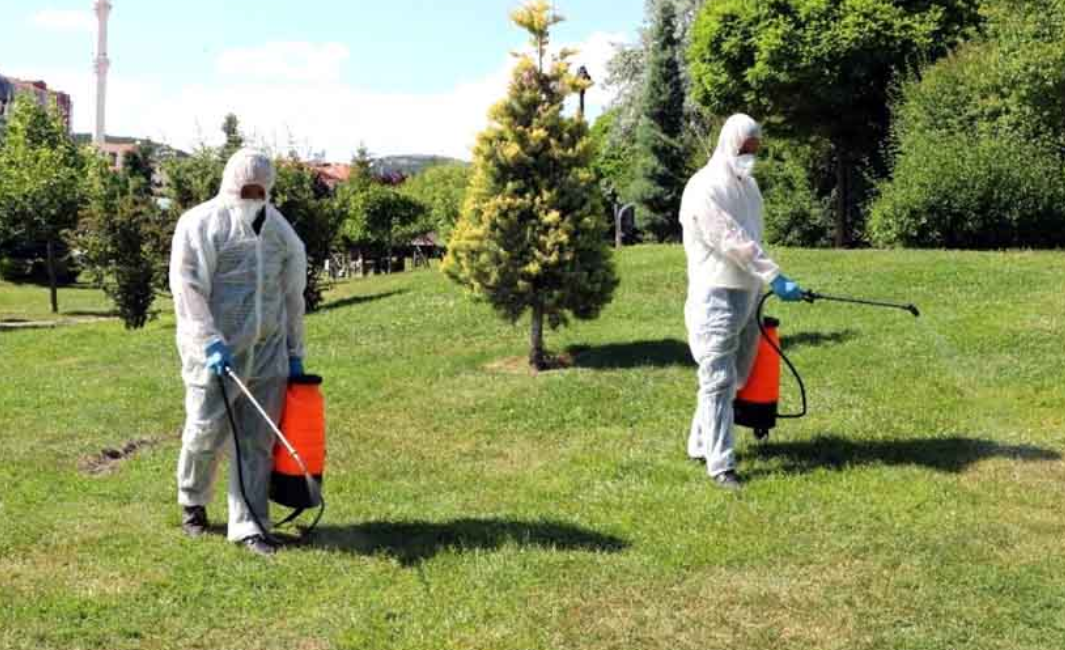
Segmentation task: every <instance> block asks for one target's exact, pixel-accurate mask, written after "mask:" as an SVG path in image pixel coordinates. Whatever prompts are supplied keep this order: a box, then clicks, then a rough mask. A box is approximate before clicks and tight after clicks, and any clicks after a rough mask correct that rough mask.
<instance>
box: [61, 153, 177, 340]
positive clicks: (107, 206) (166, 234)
mask: <svg viewBox="0 0 1065 650" xmlns="http://www.w3.org/2000/svg"><path fill="white" fill-rule="evenodd" d="M84 183H85V187H84V196H85V204H84V206H83V208H82V211H81V219H80V221H79V223H78V227H77V229H76V230H75V231H73V232H72V233H71V234H70V235H69V238H70V240H71V244H72V245H73V246H76V247H77V249H78V250H79V251H81V253H82V255H83V262H84V264H85V266H86V269H87V270H88V272H89V273H91V274H92V275H93V277H94V278H95V280H96V282H97V283H98V284H99V285H100V286H101V287H102V288H103V290H104V293H106V294H107V296H108V297H109V298H110V299H111V300H112V301H113V302H114V303H115V306H116V307H117V309H118V313H119V315H120V316H121V318H122V321H123V323H125V326H126V328H127V329H139V328H142V327H144V326H145V324H147V323H148V321H150V320H152V319H154V318H155V316H156V312H154V311H152V304H153V302H154V300H155V296H156V293H157V291H158V290H159V288H160V287H161V286H163V285H165V279H166V268H167V267H166V264H165V263H161V261H162V260H165V259H166V258H167V257H168V253H169V248H170V238H171V236H172V231H173V228H172V224H171V223H170V220H169V219H167V218H166V216H165V215H163V214H162V211H161V210H160V209H159V208H158V206H157V205H156V203H155V201H154V199H153V197H152V196H151V193H150V192H147V193H146V192H145V191H144V186H143V183H144V178H143V176H142V175H141V174H140V173H139V172H138V173H133V174H127V173H123V174H117V173H115V172H114V171H113V170H112V169H111V165H110V161H108V160H107V158H106V157H104V156H101V155H99V154H96V155H91V156H88V159H87V163H86V174H85V181H84Z"/></svg>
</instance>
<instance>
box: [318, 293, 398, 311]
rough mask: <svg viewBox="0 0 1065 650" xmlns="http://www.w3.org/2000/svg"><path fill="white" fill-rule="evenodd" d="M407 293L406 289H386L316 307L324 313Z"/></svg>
mask: <svg viewBox="0 0 1065 650" xmlns="http://www.w3.org/2000/svg"><path fill="white" fill-rule="evenodd" d="M405 293H407V290H406V289H402V290H397V291H386V292H385V293H375V294H373V295H370V296H351V297H350V298H341V299H340V300H337V301H334V302H330V303H326V304H324V305H322V306H321V307H319V308H318V313H325V312H328V311H333V310H334V309H343V308H344V307H351V306H354V305H361V304H363V303H367V302H375V301H377V300H384V299H386V298H391V297H393V296H401V295H403V294H405Z"/></svg>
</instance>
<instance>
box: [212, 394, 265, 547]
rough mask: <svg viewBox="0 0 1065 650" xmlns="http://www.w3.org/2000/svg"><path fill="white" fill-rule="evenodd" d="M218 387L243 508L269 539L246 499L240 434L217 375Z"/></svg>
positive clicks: (260, 532)
mask: <svg viewBox="0 0 1065 650" xmlns="http://www.w3.org/2000/svg"><path fill="white" fill-rule="evenodd" d="M218 385H219V386H220V387H221V388H222V401H223V402H225V403H226V415H227V416H229V428H230V429H232V430H233V449H234V452H233V453H234V460H235V461H236V465H237V482H238V483H240V496H241V498H243V499H244V506H245V507H246V508H247V509H248V512H250V513H251V518H252V520H253V521H254V522H255V525H256V526H258V527H259V534H261V535H262V536H263V537H265V538H267V539H269V538H270V535H269V533H267V532H266V527H265V526H263V522H262V521H260V520H259V515H258V513H256V512H255V508H253V507H251V500H249V499H248V492H247V490H246V489H245V488H244V463H243V462H241V456H240V434H239V433H238V431H239V430H238V429H237V419H236V418H235V417H233V407H231V406H230V405H229V395H227V394H226V380H225V377H222V376H221V375H219V377H218Z"/></svg>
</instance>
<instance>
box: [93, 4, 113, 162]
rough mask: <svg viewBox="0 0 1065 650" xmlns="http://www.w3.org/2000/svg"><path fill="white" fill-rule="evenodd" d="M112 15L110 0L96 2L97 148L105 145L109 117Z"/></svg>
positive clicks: (95, 138)
mask: <svg viewBox="0 0 1065 650" xmlns="http://www.w3.org/2000/svg"><path fill="white" fill-rule="evenodd" d="M110 14H111V2H110V0H96V20H97V22H98V24H99V29H98V31H97V35H96V131H94V132H93V138H92V141H93V142H94V143H96V145H97V146H99V145H103V144H104V143H105V141H106V140H105V136H106V133H107V130H106V119H105V118H106V115H107V71H108V69H110V67H111V61H110V59H108V58H107V18H108V16H110Z"/></svg>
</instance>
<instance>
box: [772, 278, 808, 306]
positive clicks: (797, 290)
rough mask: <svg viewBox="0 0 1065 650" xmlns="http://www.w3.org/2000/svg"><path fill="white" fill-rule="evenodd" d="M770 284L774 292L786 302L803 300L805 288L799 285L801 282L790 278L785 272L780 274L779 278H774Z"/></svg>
mask: <svg viewBox="0 0 1065 650" xmlns="http://www.w3.org/2000/svg"><path fill="white" fill-rule="evenodd" d="M769 286H770V287H771V288H772V289H773V293H775V294H776V295H777V298H780V299H781V300H783V301H784V302H798V301H800V300H802V295H803V290H802V288H801V287H799V283H798V282H793V281H791V280H789V279H788V278H787V276H785V275H784V274H780V275H778V276H777V279H776V280H773V282H772V284H770V285H769Z"/></svg>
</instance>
